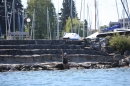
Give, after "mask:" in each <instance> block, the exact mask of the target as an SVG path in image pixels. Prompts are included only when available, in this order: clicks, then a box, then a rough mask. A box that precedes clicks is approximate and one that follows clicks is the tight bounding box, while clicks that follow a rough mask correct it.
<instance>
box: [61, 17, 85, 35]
mask: <svg viewBox="0 0 130 86" xmlns="http://www.w3.org/2000/svg"><path fill="white" fill-rule="evenodd" d="M72 22H73V24H74V26H73V30H74V33H79V35H80V36H82V29H80V28H83V23H82V22H80V21H79V20H78V19H77V18H73V19H72ZM71 29H72V23H71V18H70V17H69V18H68V19H67V20H66V26H65V30H63V33H64V32H71Z"/></svg>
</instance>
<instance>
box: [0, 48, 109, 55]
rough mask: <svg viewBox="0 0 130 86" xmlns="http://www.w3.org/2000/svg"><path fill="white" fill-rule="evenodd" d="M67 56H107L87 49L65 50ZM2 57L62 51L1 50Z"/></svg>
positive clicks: (58, 50) (59, 51)
mask: <svg viewBox="0 0 130 86" xmlns="http://www.w3.org/2000/svg"><path fill="white" fill-rule="evenodd" d="M63 51H64V52H66V53H67V54H90V55H107V54H106V53H103V52H101V51H95V50H85V49H63ZM0 54H1V55H31V54H61V50H60V49H0Z"/></svg>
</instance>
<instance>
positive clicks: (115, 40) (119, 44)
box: [109, 33, 130, 53]
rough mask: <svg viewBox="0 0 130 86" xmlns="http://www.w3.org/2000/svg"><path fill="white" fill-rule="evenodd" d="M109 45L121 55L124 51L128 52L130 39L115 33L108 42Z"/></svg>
mask: <svg viewBox="0 0 130 86" xmlns="http://www.w3.org/2000/svg"><path fill="white" fill-rule="evenodd" d="M109 45H110V46H112V47H113V48H114V49H115V50H116V51H119V52H121V53H123V52H124V51H125V50H130V38H129V37H126V36H121V35H119V34H118V33H117V34H115V35H114V36H113V37H112V38H111V39H110V40H109Z"/></svg>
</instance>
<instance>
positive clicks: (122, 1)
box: [121, 0, 130, 21]
mask: <svg viewBox="0 0 130 86" xmlns="http://www.w3.org/2000/svg"><path fill="white" fill-rule="evenodd" d="M121 3H122V6H123V8H124V10H125V12H126V15H127V17H128V18H129V21H130V17H129V15H128V13H127V11H126V8H125V5H124V3H123V1H122V0H121Z"/></svg>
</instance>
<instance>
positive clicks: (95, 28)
mask: <svg viewBox="0 0 130 86" xmlns="http://www.w3.org/2000/svg"><path fill="white" fill-rule="evenodd" d="M94 3H95V32H96V25H97V24H96V18H97V17H96V7H97V3H96V0H95V2H94Z"/></svg>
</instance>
